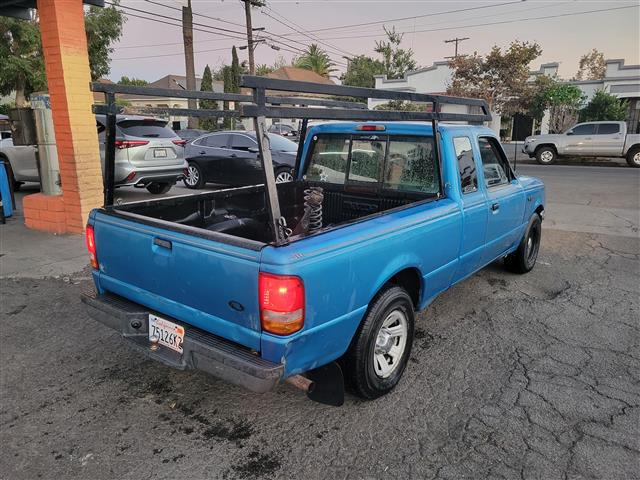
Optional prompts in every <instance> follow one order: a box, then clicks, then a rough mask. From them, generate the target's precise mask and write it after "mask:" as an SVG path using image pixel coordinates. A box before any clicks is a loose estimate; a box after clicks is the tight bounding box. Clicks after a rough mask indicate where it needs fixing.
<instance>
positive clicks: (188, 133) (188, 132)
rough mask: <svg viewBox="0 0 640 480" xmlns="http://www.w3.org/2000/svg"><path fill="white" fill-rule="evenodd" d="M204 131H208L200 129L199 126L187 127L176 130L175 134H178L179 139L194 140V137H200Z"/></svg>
mask: <svg viewBox="0 0 640 480" xmlns="http://www.w3.org/2000/svg"><path fill="white" fill-rule="evenodd" d="M206 133H209V131H208V130H201V129H199V128H187V129H184V130H176V135H178V136H179V137H180V138H181V139H183V140H186V141H187V142H190V141H192V140H195V139H196V138H198V137H201V136H202V135H204V134H206Z"/></svg>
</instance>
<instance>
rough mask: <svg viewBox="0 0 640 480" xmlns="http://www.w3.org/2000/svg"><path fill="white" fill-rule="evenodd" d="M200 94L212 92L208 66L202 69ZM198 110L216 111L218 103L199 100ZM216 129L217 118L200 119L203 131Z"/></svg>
mask: <svg viewBox="0 0 640 480" xmlns="http://www.w3.org/2000/svg"><path fill="white" fill-rule="evenodd" d="M200 91H201V92H213V76H212V75H211V69H210V68H209V65H207V66H206V67H204V72H203V73H202V82H201V83H200ZM199 103H200V108H203V109H210V110H217V109H218V102H216V101H215V100H200V102H199ZM217 127H218V117H203V118H201V119H200V128H204V129H205V130H209V131H211V130H215V129H216V128H217Z"/></svg>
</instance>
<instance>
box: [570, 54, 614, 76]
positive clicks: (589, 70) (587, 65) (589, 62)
mask: <svg viewBox="0 0 640 480" xmlns="http://www.w3.org/2000/svg"><path fill="white" fill-rule="evenodd" d="M606 71H607V64H606V62H605V59H604V53H602V52H599V51H598V50H596V49H595V48H594V49H593V50H591V51H590V52H589V53H587V54H586V55H583V56H582V57H580V63H579V64H578V73H576V80H601V79H603V78H604V75H605V73H606Z"/></svg>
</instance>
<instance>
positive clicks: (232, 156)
mask: <svg viewBox="0 0 640 480" xmlns="http://www.w3.org/2000/svg"><path fill="white" fill-rule="evenodd" d="M229 156H230V157H231V158H236V157H237V155H236V154H235V153H232V154H231V155H229Z"/></svg>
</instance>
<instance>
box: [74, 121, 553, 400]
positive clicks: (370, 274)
mask: <svg viewBox="0 0 640 480" xmlns="http://www.w3.org/2000/svg"><path fill="white" fill-rule="evenodd" d="M438 130H439V135H438V137H439V138H440V149H441V156H442V158H441V162H440V164H441V166H440V165H439V164H438V162H436V161H434V157H435V155H434V151H435V148H436V147H435V140H434V134H433V133H434V132H433V130H432V127H431V125H429V124H426V123H401V122H384V123H375V122H372V123H363V122H344V123H325V124H320V125H317V126H314V127H312V128H310V130H309V132H308V134H307V136H306V141H305V143H304V147H303V149H302V156H301V162H300V165H299V168H298V173H297V179H296V181H294V182H290V183H283V184H277V189H278V196H279V199H280V205H281V208H282V214H283V216H284V217H285V218H286V219H287V225H288V228H289V230H290V232H289V233H290V236H289V238H288V241H287V243H286V244H284V245H280V246H276V245H273V244H271V243H270V237H269V234H268V232H269V229H268V225H267V223H268V222H267V215H266V205H265V196H264V187H263V186H262V185H258V186H251V187H242V188H235V189H229V190H221V191H216V192H209V193H204V194H199V195H189V196H180V197H173V198H168V199H162V200H153V201H146V202H138V203H133V204H128V205H122V206H119V207H114V208H111V209H97V210H94V211H93V212H92V213H91V215H90V219H89V223H88V226H87V241H88V248H89V251H90V252H91V262H92V265H93V279H94V281H95V286H96V292H93V293H90V294H87V295H85V297H84V301H85V303H86V304H87V305H88V307H89V311H90V313H91V315H92V316H93V317H94V318H95V319H97V320H99V321H100V322H102V323H104V324H105V325H107V326H109V327H111V328H113V329H115V330H117V331H118V332H120V333H121V334H122V335H123V336H124V337H125V338H127V339H128V340H130V341H131V342H132V344H133V345H135V346H137V347H138V348H139V349H140V350H141V351H143V352H144V353H145V354H147V355H148V356H150V357H151V358H154V359H156V360H159V361H161V362H163V363H165V364H168V365H171V366H174V367H176V368H181V369H184V368H196V369H200V370H204V371H206V372H208V373H210V374H212V375H214V376H216V377H219V378H222V379H224V380H227V381H229V382H232V383H235V384H239V385H242V386H244V387H247V388H249V389H251V390H254V391H256V392H265V391H267V390H270V389H272V388H274V387H275V386H276V385H278V384H279V383H281V382H282V381H284V380H285V379H287V378H296V377H299V376H300V374H305V373H306V372H310V373H313V372H317V371H319V367H323V366H326V365H328V364H331V363H332V362H334V361H335V360H339V364H340V366H341V368H342V370H343V371H344V375H345V377H346V381H347V383H348V385H350V386H351V388H352V390H353V391H354V392H355V393H356V394H357V395H359V396H361V397H364V398H369V399H370V398H376V397H378V396H381V395H383V394H385V393H387V392H389V391H390V390H391V389H393V388H394V387H395V385H396V384H397V383H398V381H399V380H400V377H401V376H402V373H403V371H404V369H405V367H406V365H407V360H408V357H409V354H410V350H411V345H412V342H413V335H414V322H415V320H414V318H415V312H417V311H420V310H423V309H424V308H425V307H427V305H429V303H430V302H431V301H432V300H433V299H434V298H435V297H436V296H437V295H438V294H439V293H441V292H443V291H444V290H446V289H447V288H449V287H450V286H452V285H453V284H455V283H457V282H460V281H461V280H463V279H465V278H466V277H468V276H469V275H471V274H472V273H474V272H476V271H478V270H479V269H481V268H482V267H484V266H485V265H487V264H489V263H491V262H494V261H496V260H498V259H504V263H505V266H506V267H507V268H508V269H509V270H511V271H513V272H517V273H525V272H528V271H529V270H531V269H532V268H533V266H534V264H535V262H536V257H537V254H538V248H539V245H540V237H541V222H542V218H543V216H544V186H543V184H542V182H540V181H539V180H537V179H535V178H531V177H523V176H516V175H515V174H514V172H513V170H512V169H511V167H510V165H509V163H508V161H507V158H506V156H505V154H504V152H503V150H502V148H501V145H500V142H499V140H498V138H497V137H496V135H495V134H494V133H493V131H491V130H489V129H487V128H485V127H479V126H470V125H445V124H440V125H439V127H438ZM440 168H441V169H442V171H440ZM309 205H311V207H312V208H309ZM305 207H306V208H305ZM306 213H308V214H307V215H305V214H306ZM298 227H299V228H298ZM150 339H151V340H150ZM311 377H312V375H311ZM305 378H306V377H305Z"/></svg>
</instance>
